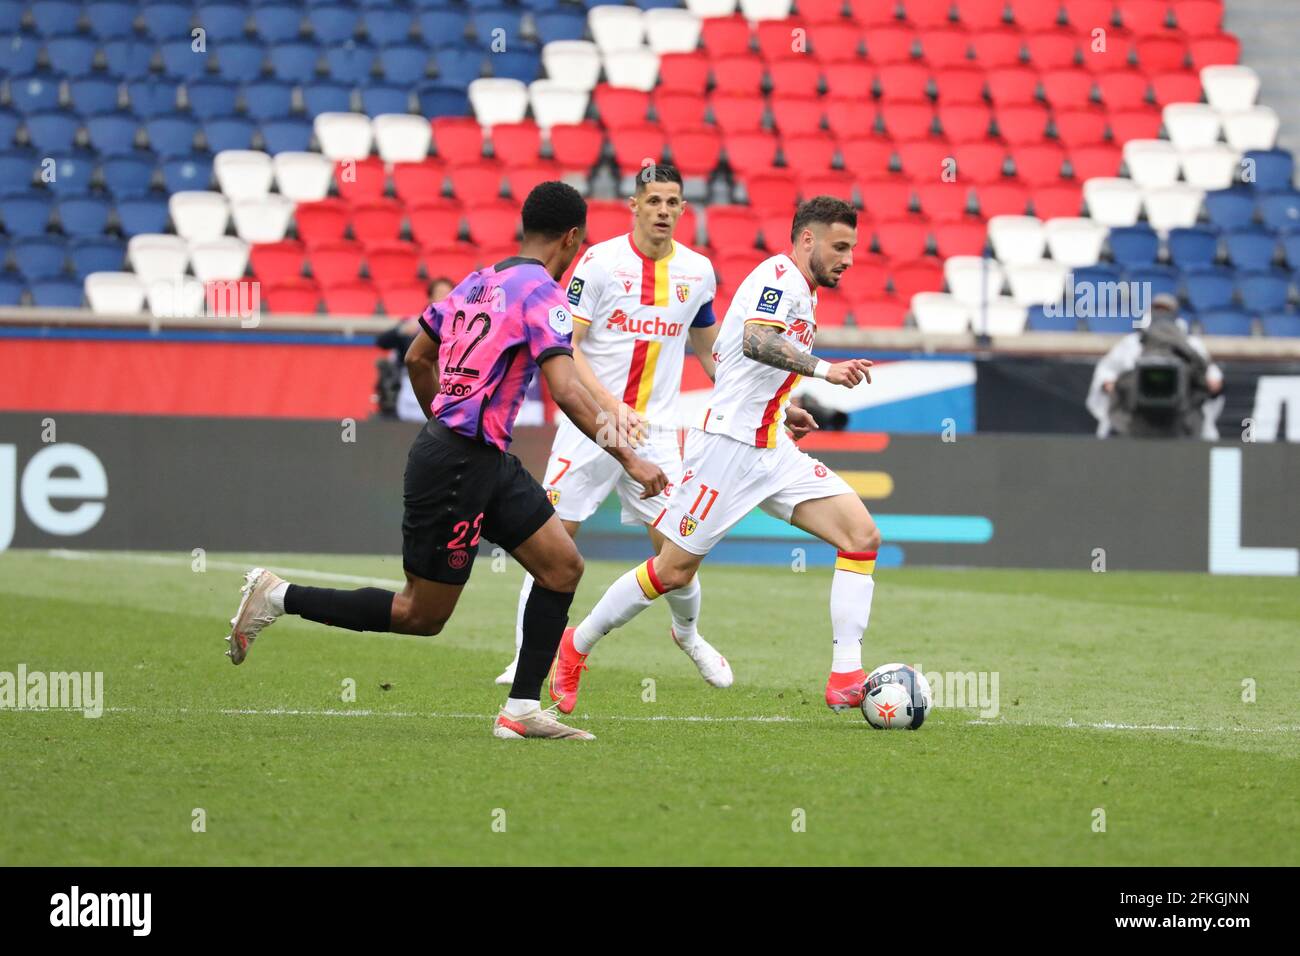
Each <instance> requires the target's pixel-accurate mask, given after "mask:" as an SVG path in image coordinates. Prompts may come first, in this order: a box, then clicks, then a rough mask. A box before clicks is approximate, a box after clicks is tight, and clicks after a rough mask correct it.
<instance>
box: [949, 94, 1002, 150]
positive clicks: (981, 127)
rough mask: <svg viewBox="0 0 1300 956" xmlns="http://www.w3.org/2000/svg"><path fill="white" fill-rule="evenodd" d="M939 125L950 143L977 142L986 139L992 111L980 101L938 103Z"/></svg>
mask: <svg viewBox="0 0 1300 956" xmlns="http://www.w3.org/2000/svg"><path fill="white" fill-rule="evenodd" d="M938 113H939V126H940V127H942V129H943V135H944V136H945V137H946V138H947V139H948V141H949V142H950V143H978V142H983V141H984V140H985V139H988V135H989V124H990V123H991V122H992V119H993V113H992V111H991V110H990V109H989V108H988V107H987V106H985V105H984V104H982V103H955V104H949V103H944V102H940V103H939V109H938Z"/></svg>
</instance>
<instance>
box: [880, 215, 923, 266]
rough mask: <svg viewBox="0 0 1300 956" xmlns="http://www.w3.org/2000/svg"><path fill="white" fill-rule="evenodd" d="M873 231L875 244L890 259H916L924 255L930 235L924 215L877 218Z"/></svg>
mask: <svg viewBox="0 0 1300 956" xmlns="http://www.w3.org/2000/svg"><path fill="white" fill-rule="evenodd" d="M874 232H875V236H876V245H877V246H878V247H879V249H880V251H881V252H882V253H883V254H884V255H886V256H889V257H890V258H891V259H917V258H920V257H921V256H923V255H925V252H926V247H927V245H928V243H929V237H930V223H929V220H927V219H926V218H925V217H924V216H920V215H911V216H905V217H902V218H898V219H885V218H878V219H877V220H876V223H875V227H874Z"/></svg>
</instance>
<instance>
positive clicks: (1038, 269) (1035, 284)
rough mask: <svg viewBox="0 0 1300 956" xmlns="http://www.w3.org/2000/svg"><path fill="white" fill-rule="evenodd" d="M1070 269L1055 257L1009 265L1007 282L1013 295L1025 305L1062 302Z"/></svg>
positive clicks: (1018, 301)
mask: <svg viewBox="0 0 1300 956" xmlns="http://www.w3.org/2000/svg"><path fill="white" fill-rule="evenodd" d="M1068 271H1069V270H1068V269H1066V267H1065V266H1063V265H1062V264H1061V263H1059V262H1056V261H1055V260H1053V259H1039V260H1038V261H1037V262H1028V263H1024V264H1022V265H1015V266H1007V284H1008V285H1009V286H1011V297H1012V298H1013V299H1014V300H1015V301H1016V302H1017V303H1019V304H1020V305H1024V306H1030V305H1047V304H1048V303H1051V302H1060V301H1061V297H1062V296H1063V295H1064V294H1065V276H1066V273H1067V272H1068Z"/></svg>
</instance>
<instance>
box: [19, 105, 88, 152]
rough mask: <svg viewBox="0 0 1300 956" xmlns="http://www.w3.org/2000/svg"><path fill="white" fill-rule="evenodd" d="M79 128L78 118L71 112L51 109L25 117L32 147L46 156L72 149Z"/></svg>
mask: <svg viewBox="0 0 1300 956" xmlns="http://www.w3.org/2000/svg"><path fill="white" fill-rule="evenodd" d="M80 128H81V122H80V120H78V119H77V117H76V116H75V115H74V114H72V113H65V112H61V111H54V110H52V111H50V112H47V113H33V114H32V115H31V116H28V117H27V136H28V139H29V140H30V142H31V145H32V147H33V148H34V149H36V150H38V151H39V152H40V153H42V154H44V155H46V156H48V155H50V154H51V153H66V152H68V151H69V150H70V149H72V143H73V140H75V139H76V138H77V130H78V129H80Z"/></svg>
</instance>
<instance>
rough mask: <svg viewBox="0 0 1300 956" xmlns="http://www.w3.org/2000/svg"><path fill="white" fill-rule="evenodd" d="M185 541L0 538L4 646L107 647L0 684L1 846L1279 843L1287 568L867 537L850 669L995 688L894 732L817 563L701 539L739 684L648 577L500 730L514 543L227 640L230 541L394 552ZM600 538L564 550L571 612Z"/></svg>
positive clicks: (47, 858) (1034, 853)
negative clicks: (960, 548) (452, 610)
mask: <svg viewBox="0 0 1300 956" xmlns="http://www.w3.org/2000/svg"><path fill="white" fill-rule="evenodd" d="M190 560H191V559H190V557H189V556H188V555H170V556H161V555H160V556H154V557H153V558H152V559H150V558H149V557H148V556H141V555H104V554H99V555H91V554H85V555H82V556H81V557H80V558H76V559H74V556H63V557H59V556H55V555H50V554H47V553H44V552H21V551H11V552H8V553H5V554H0V621H3V624H0V671H9V672H16V669H17V667H18V665H19V664H20V663H21V664H25V665H26V667H27V669H28V670H29V671H38V670H40V671H71V670H78V671H102V672H103V673H104V693H105V701H104V703H105V707H106V712H105V713H104V715H103V716H102V717H100V718H99V719H87V718H85V717H83V716H82V715H81V714H80V713H75V712H67V711H45V712H30V711H29V712H20V711H15V710H12V709H10V710H0V766H2V767H3V771H2V772H0V819H3V820H4V821H5V825H4V826H3V827H0V863H3V864H56V865H57V864H164V865H166V864H187V865H259V864H260V865H268V864H290V865H292V864H559V865H583V864H637V863H666V864H682V865H700V864H711V863H717V864H862V863H865V862H868V861H870V862H874V863H877V864H879V863H880V862H882V859H881V850H882V849H883V848H888V849H887V855H888V857H889V859H891V860H892V861H893V862H895V863H898V864H908V863H917V864H945V863H953V864H1079V865H1104V864H1120V865H1125V864H1166V865H1195V864H1199V865H1204V864H1231V865H1268V864H1288V865H1296V864H1300V804H1298V803H1297V801H1296V794H1297V793H1300V760H1297V757H1300V601H1297V600H1296V598H1297V590H1296V588H1297V586H1296V583H1295V581H1292V580H1270V579H1252V578H1213V577H1208V576H1197V575H1158V574H1132V573H1114V572H1112V573H1108V574H1092V573H1088V572H1077V573H1076V572H1031V571H973V570H966V571H959V570H927V569H911V568H908V569H901V570H882V571H881V572H880V573H879V574H878V575H877V578H878V586H877V589H876V599H875V607H874V611H873V615H872V622H871V628H870V630H869V631H868V633H867V641H866V647H865V660H866V662H867V666H868V668H870V667H872V666H875V665H877V664H882V663H885V662H888V661H894V660H900V661H905V662H908V663H913V664H917V663H919V664H920V665H921V666H922V667H923V668H924V669H925V670H926V671H927V672H932V671H954V672H967V671H975V672H981V671H983V672H990V673H991V672H996V673H997V674H998V679H999V691H1000V694H999V697H1000V712H999V713H998V715H997V716H996V717H992V718H988V719H982V718H981V717H980V716H979V714H978V713H977V711H976V710H975V709H970V708H967V709H954V708H949V707H944V708H937V709H935V710H934V711H933V712H932V714H931V717H930V719H929V720H928V721H927V722H926V725H925V726H924V727H923V728H922V729H921V730H919V731H918V732H915V733H911V732H877V731H873V730H871V729H870V728H869V727H868V726H867V724H866V723H865V721H863V719H862V717H861V715H859V714H857V713H856V712H854V713H847V714H838V715H837V714H832V713H831V712H830V711H828V710H827V709H826V707H825V705H824V704H823V702H822V687H823V685H824V683H825V679H826V674H827V671H828V669H829V661H830V640H829V622H828V611H827V598H828V594H829V588H830V572H829V571H828V570H825V569H811V570H809V571H807V572H806V573H795V572H792V571H791V570H789V569H784V568H736V567H723V566H709V565H706V566H705V570H704V571H703V577H702V581H703V585H704V610H703V615H702V618H701V631H702V633H704V634H705V635H706V636H707V637H708V638H709V639H710V640H711V641H712V642H713V643H714V644H716V646H717V647H718V648H719V649H721V650H722V651H723V652H724V653H725V654H727V656H728V658H729V659H730V660H731V662H732V664H733V667H734V669H735V673H736V685H735V686H734V687H732V688H730V689H729V690H726V691H718V690H714V689H711V688H709V687H707V686H706V685H704V683H703V682H702V681H701V680H700V679H699V677H698V676H697V674H696V672H695V670H694V668H693V666H692V665H691V664H690V662H689V661H688V660H687V659H686V658H685V656H684V655H682V654H681V652H680V651H678V650H677V649H676V648H675V647H674V646H673V644H672V643H671V641H670V640H669V638H668V633H667V630H668V628H667V622H668V617H667V609H666V608H663V607H654V608H651V609H650V610H648V611H647V612H645V613H644V614H642V615H641V616H640V617H639V618H638V619H637V620H636V621H634V622H633V623H632V625H630V626H629V627H627V628H625V629H624V630H623V631H622V632H620V633H617V634H614V635H613V636H611V637H609V638H608V639H607V640H606V641H605V642H604V643H603V644H602V645H601V646H600V647H599V648H598V649H597V650H596V652H595V653H594V654H593V656H592V658H591V670H590V671H589V672H588V673H587V674H586V675H585V676H584V685H583V697H582V699H581V701H580V704H579V707H578V711H577V714H576V715H575V718H574V719H573V723H575V724H577V725H578V726H582V727H586V728H588V729H590V730H592V731H593V732H595V733H596V734H597V736H598V738H599V739H598V740H596V741H595V742H592V743H576V742H574V743H568V742H554V743H548V742H543V741H514V742H505V741H499V740H495V739H494V738H493V737H492V736H491V734H490V722H491V718H492V716H493V715H494V714H495V713H496V709H497V707H498V706H499V704H500V703H501V701H502V699H503V698H504V694H503V693H502V689H501V688H497V687H495V686H493V684H492V678H493V677H494V676H495V675H496V674H497V673H498V671H499V670H500V669H501V667H502V665H504V663H505V662H506V661H507V660H508V659H509V656H510V652H511V642H512V629H513V625H514V617H515V597H516V594H517V591H518V587H519V582H520V571H519V569H518V568H517V567H516V566H515V565H513V564H508V563H507V564H506V565H505V566H504V568H503V569H502V570H501V571H500V572H494V571H493V570H492V567H491V561H490V559H488V557H487V556H486V555H484V556H482V557H481V558H480V562H479V565H478V567H477V568H476V570H475V573H474V577H473V579H472V581H471V582H470V585H469V587H468V588H467V589H466V591H465V594H464V596H463V598H462V600H461V604H460V607H459V609H458V610H457V613H456V616H455V617H454V618H453V619H452V622H451V624H450V625H449V627H448V629H447V631H446V632H445V633H444V634H442V635H441V636H439V637H437V638H409V637H398V636H388V635H373V634H353V633H351V632H347V631H337V630H332V629H327V628H324V627H320V626H318V625H314V624H310V623H306V622H302V621H299V620H297V619H284V620H282V621H280V622H278V623H277V624H276V625H275V626H274V627H273V628H271V629H270V630H269V631H267V632H266V634H265V635H264V637H263V638H262V639H260V640H259V641H258V642H257V644H256V645H255V647H254V648H253V651H252V653H251V654H250V656H249V659H248V661H247V662H246V663H245V664H244V665H243V666H241V667H238V668H235V667H231V666H230V664H229V663H228V661H227V660H226V658H225V657H224V656H222V651H223V650H224V648H225V643H224V641H223V640H222V638H223V637H224V635H225V634H226V632H227V627H226V621H227V620H228V619H229V617H230V615H231V614H232V613H233V610H234V607H235V604H236V601H237V597H238V586H239V584H240V574H239V571H238V570H237V567H240V566H243V565H245V564H246V563H249V562H254V561H255V562H257V563H265V564H267V565H268V566H270V567H274V568H278V569H281V570H283V569H285V568H290V569H299V571H298V572H291V573H289V574H288V576H289V577H290V578H291V579H296V580H299V581H302V582H303V583H314V584H329V583H331V581H330V579H329V578H320V577H316V578H313V577H309V576H307V575H305V574H302V573H301V571H302V570H310V571H315V572H324V573H325V574H334V575H355V576H358V577H361V578H366V577H370V578H378V579H384V580H395V579H398V578H400V577H401V571H400V561H399V560H398V559H397V558H391V557H390V558H377V557H342V556H337V555H335V556H316V555H256V556H253V555H209V556H208V559H207V560H208V566H207V570H206V571H205V572H203V573H195V572H194V571H193V570H191V566H190ZM622 570H623V569H622V568H621V567H619V566H617V565H614V564H608V563H597V562H592V563H590V564H589V565H588V570H587V576H586V578H585V580H584V582H583V585H582V588H581V589H580V591H579V593H578V597H577V600H576V601H575V605H574V616H575V619H577V617H580V616H581V614H583V613H585V611H586V610H587V609H588V608H589V607H590V606H591V604H592V603H593V602H594V600H595V599H596V597H597V596H598V595H599V593H600V591H601V590H602V589H603V588H604V587H605V586H606V585H607V584H608V583H609V582H610V581H612V580H613V579H614V577H615V576H617V574H618V573H620V572H621V571H622ZM334 584H335V586H350V585H347V584H339V583H338V582H334ZM346 679H351V680H353V681H355V686H356V699H355V701H344V700H343V699H342V693H343V688H344V681H345V680H346ZM647 680H650V681H653V684H652V685H649V684H647V683H646V681H647ZM1248 680H1249V681H1253V687H1254V697H1255V699H1254V700H1253V702H1250V701H1246V700H1243V696H1250V695H1249V694H1245V691H1244V689H1243V682H1244V681H1248ZM650 687H652V688H653V692H654V693H653V697H654V699H653V700H646V699H644V698H646V697H648V696H650V694H649V690H648V688H650ZM385 688H387V689H385ZM196 809H201V810H202V811H203V818H204V819H205V821H206V829H205V830H204V831H203V832H194V829H193V825H192V823H193V820H194V812H195V810H196ZM1098 811H1102V812H1104V825H1105V829H1104V832H1098V827H1099V824H1100V821H1102V819H1103V817H1102V815H1101V813H1099V812H1098ZM801 822H802V826H800V825H799V824H800V823H801Z"/></svg>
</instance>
